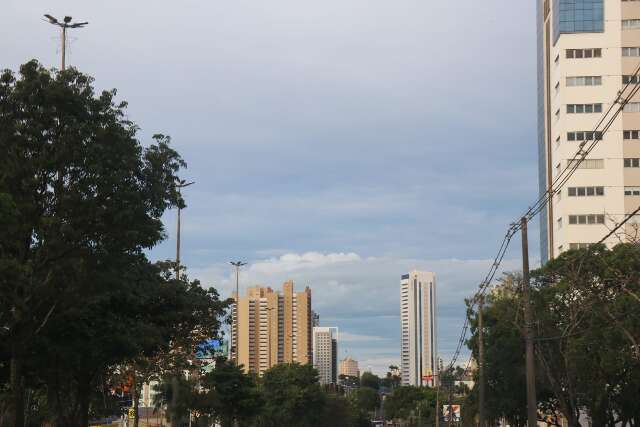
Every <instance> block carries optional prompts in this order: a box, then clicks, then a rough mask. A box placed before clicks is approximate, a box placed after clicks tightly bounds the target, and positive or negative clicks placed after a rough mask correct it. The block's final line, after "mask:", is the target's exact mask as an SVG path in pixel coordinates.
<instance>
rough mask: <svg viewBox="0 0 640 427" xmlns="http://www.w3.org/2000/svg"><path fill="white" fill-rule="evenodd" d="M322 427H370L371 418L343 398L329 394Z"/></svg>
mask: <svg viewBox="0 0 640 427" xmlns="http://www.w3.org/2000/svg"><path fill="white" fill-rule="evenodd" d="M319 425H320V426H321V427H369V426H370V425H371V423H370V422H369V417H368V416H367V413H366V412H365V411H362V410H360V409H359V408H358V407H356V406H355V405H354V404H353V402H351V401H350V400H348V399H346V398H345V397H343V396H339V395H336V394H332V393H328V394H327V395H326V401H325V409H324V414H323V416H322V419H321V422H320V424H319Z"/></svg>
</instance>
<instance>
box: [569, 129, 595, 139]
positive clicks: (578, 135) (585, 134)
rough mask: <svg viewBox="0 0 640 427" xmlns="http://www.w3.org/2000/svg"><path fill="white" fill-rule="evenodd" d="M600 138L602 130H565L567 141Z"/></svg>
mask: <svg viewBox="0 0 640 427" xmlns="http://www.w3.org/2000/svg"><path fill="white" fill-rule="evenodd" d="M596 139H597V140H598V141H599V140H601V139H602V132H591V131H574V132H567V141H593V140H596Z"/></svg>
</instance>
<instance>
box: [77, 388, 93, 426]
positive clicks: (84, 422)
mask: <svg viewBox="0 0 640 427" xmlns="http://www.w3.org/2000/svg"><path fill="white" fill-rule="evenodd" d="M90 388H91V387H90V385H89V384H86V383H85V384H82V385H80V386H79V387H78V390H79V391H80V393H79V394H80V395H79V396H78V399H79V400H80V402H78V403H79V409H80V413H79V414H78V415H79V416H78V421H79V424H80V427H88V426H89V398H90V396H89V394H90V393H89V389H90Z"/></svg>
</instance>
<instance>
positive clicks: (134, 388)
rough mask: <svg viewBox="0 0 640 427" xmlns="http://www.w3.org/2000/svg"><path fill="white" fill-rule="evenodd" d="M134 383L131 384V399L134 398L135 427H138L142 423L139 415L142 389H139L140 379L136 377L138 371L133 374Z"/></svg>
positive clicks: (133, 371)
mask: <svg viewBox="0 0 640 427" xmlns="http://www.w3.org/2000/svg"><path fill="white" fill-rule="evenodd" d="M131 375H132V376H133V381H132V382H131V397H132V398H133V402H131V403H132V404H133V427H138V423H139V422H140V414H139V413H138V407H139V406H140V388H139V387H138V378H137V376H136V370H135V369H133V370H132V372H131Z"/></svg>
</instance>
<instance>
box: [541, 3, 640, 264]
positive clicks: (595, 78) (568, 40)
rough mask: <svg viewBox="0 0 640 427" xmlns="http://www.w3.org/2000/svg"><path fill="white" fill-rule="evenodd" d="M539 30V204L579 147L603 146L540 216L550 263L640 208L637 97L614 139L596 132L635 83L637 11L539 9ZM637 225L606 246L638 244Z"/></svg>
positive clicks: (639, 50) (622, 6)
mask: <svg viewBox="0 0 640 427" xmlns="http://www.w3.org/2000/svg"><path fill="white" fill-rule="evenodd" d="M537 23H538V28H537V30H538V31H537V37H538V71H537V74H538V135H537V139H538V156H539V165H538V166H539V187H540V194H541V195H544V194H545V193H546V192H547V190H548V189H549V187H550V186H551V185H552V183H553V182H554V180H555V179H556V178H557V177H558V176H559V175H560V174H561V173H562V171H563V170H564V169H565V168H566V167H567V166H569V165H571V161H572V159H573V158H574V156H575V154H576V153H577V152H578V151H579V150H580V149H581V147H582V146H585V145H587V144H590V142H591V141H595V140H598V141H599V142H598V144H597V145H596V147H595V149H594V150H593V151H592V152H591V153H590V154H589V156H588V157H587V159H586V160H585V161H584V162H582V163H581V164H580V165H579V167H578V169H577V170H576V171H575V173H574V174H573V176H572V177H571V178H570V180H569V181H568V182H567V183H566V184H565V185H564V187H563V189H562V191H561V192H560V193H559V194H557V195H556V196H554V197H553V199H552V200H550V202H549V204H548V206H547V207H546V209H545V210H544V211H543V212H542V214H541V215H540V222H541V224H540V225H541V227H540V233H541V235H540V246H541V247H540V252H541V259H542V261H543V262H545V261H547V260H549V259H551V258H554V257H556V256H557V255H558V254H560V253H562V252H563V251H566V250H570V249H575V248H583V247H587V246H589V245H590V244H593V243H595V242H598V241H599V240H600V239H601V238H602V237H604V236H605V235H606V234H607V233H608V230H610V229H612V228H613V227H615V225H616V224H618V223H620V222H621V221H622V220H624V219H625V218H626V216H628V215H629V213H630V212H632V211H633V210H635V209H636V208H637V207H638V205H639V204H640V168H639V167H638V164H639V163H640V160H639V159H640V139H638V135H639V134H640V96H635V97H634V99H631V100H630V102H629V104H628V105H627V106H626V107H625V110H624V112H623V113H622V114H620V115H619V116H618V118H617V119H616V120H615V122H614V123H613V125H612V126H611V128H610V130H609V131H608V132H606V133H605V134H602V133H601V132H599V129H601V128H598V129H596V125H597V124H598V122H599V121H600V120H601V118H602V117H603V115H604V114H605V113H606V112H607V111H608V110H609V109H610V108H611V107H613V108H617V104H616V105H613V102H614V100H615V98H616V96H617V94H618V92H619V91H620V90H621V89H622V88H623V87H624V86H625V85H626V84H627V83H629V82H631V84H635V82H637V80H636V79H635V77H633V74H634V72H635V70H636V68H637V67H638V66H639V65H640V1H632V0H610V1H607V2H604V0H538V2H537ZM628 90H629V89H627V91H628ZM585 141H586V143H585ZM639 222H640V221H638V218H632V219H631V221H629V223H628V225H627V226H626V227H625V228H624V229H621V233H620V234H619V235H618V236H612V237H611V239H610V240H609V241H608V242H607V244H609V245H613V244H615V243H616V242H619V241H620V240H621V239H622V240H624V239H625V238H627V234H634V233H635V231H636V229H637V227H638V223H639ZM623 233H624V235H623Z"/></svg>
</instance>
